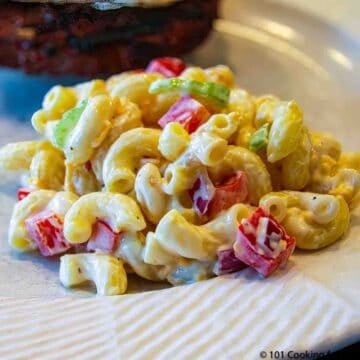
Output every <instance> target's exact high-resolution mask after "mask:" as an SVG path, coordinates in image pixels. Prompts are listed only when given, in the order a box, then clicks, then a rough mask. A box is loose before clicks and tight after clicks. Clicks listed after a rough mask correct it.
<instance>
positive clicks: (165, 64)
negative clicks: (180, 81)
mask: <svg viewBox="0 0 360 360" xmlns="http://www.w3.org/2000/svg"><path fill="white" fill-rule="evenodd" d="M185 68H186V65H185V63H184V62H183V61H182V60H181V59H178V58H173V57H163V58H157V59H154V60H152V61H151V62H150V63H149V65H148V66H147V68H146V69H145V72H146V73H158V74H161V75H164V76H165V77H167V78H172V77H176V76H179V75H180V74H181V73H182V72H183V71H184V70H185Z"/></svg>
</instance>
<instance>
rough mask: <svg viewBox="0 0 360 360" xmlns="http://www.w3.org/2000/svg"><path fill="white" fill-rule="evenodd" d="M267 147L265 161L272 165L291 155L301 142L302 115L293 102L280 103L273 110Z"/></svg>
mask: <svg viewBox="0 0 360 360" xmlns="http://www.w3.org/2000/svg"><path fill="white" fill-rule="evenodd" d="M272 116H273V122H272V125H271V128H270V133H269V142H268V145H267V149H266V150H267V159H268V161H269V162H271V163H273V162H275V161H278V160H280V159H283V158H284V157H286V156H288V155H289V154H290V153H292V152H293V151H294V150H295V149H296V147H297V146H298V145H299V143H300V141H301V130H302V128H303V126H304V124H303V114H302V111H301V109H300V108H299V107H298V105H297V104H296V103H295V102H294V101H290V102H280V103H279V104H278V105H277V106H276V107H275V109H274V111H273V113H272Z"/></svg>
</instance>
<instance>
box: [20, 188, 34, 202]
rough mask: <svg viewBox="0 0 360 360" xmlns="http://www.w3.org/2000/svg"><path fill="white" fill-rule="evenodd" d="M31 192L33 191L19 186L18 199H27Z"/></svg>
mask: <svg viewBox="0 0 360 360" xmlns="http://www.w3.org/2000/svg"><path fill="white" fill-rule="evenodd" d="M30 193H31V190H30V189H27V188H19V189H18V191H17V199H18V201H21V200H22V199H25V198H26V197H27V196H28V195H29V194H30Z"/></svg>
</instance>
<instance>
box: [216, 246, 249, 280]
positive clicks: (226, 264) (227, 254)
mask: <svg viewBox="0 0 360 360" xmlns="http://www.w3.org/2000/svg"><path fill="white" fill-rule="evenodd" d="M217 256H218V261H217V262H216V264H215V267H214V273H215V274H216V275H224V274H229V273H232V272H236V271H240V270H242V269H245V268H246V267H247V265H246V264H245V263H243V262H242V261H241V260H239V259H238V258H237V257H236V256H235V253H234V249H233V248H230V249H224V250H218V252H217Z"/></svg>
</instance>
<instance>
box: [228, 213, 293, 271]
mask: <svg viewBox="0 0 360 360" xmlns="http://www.w3.org/2000/svg"><path fill="white" fill-rule="evenodd" d="M295 243H296V241H295V239H294V238H293V237H291V236H289V235H287V234H286V231H285V229H284V228H283V227H282V226H281V225H280V224H279V223H278V222H277V221H276V220H275V219H274V217H273V216H271V214H267V213H266V212H265V211H264V210H263V209H262V208H258V209H257V210H256V211H255V212H254V213H253V214H252V215H251V216H250V218H249V219H246V220H242V222H241V224H240V226H239V231H238V234H237V239H236V242H235V244H234V252H235V256H236V257H237V258H238V259H239V260H241V261H243V262H244V263H245V264H247V265H249V266H250V267H252V268H254V269H255V270H256V271H257V272H259V273H260V274H261V275H263V276H264V277H268V276H269V275H271V274H272V273H273V272H274V271H275V270H276V269H277V268H279V267H280V266H282V265H284V264H285V263H286V262H287V260H288V258H289V257H290V255H291V254H292V252H293V251H294V248H295Z"/></svg>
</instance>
